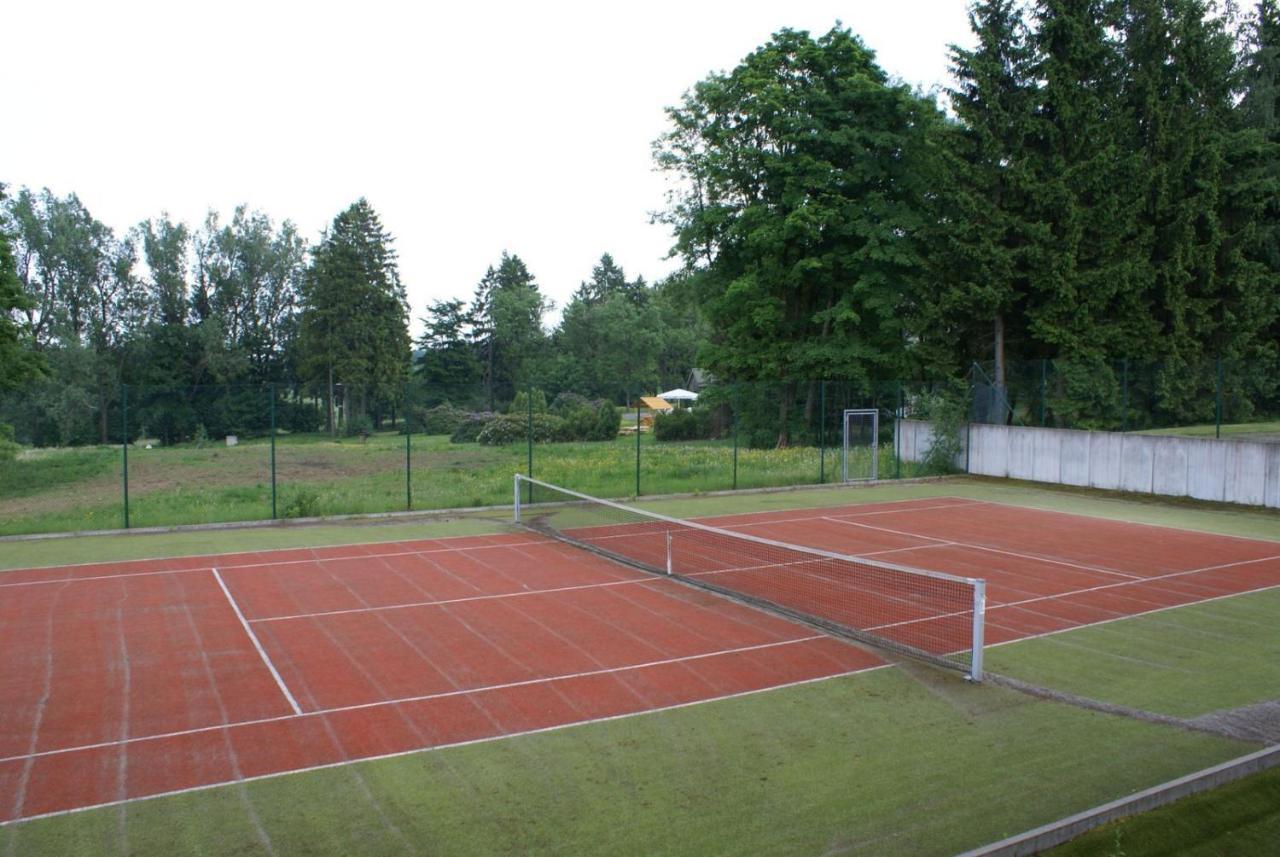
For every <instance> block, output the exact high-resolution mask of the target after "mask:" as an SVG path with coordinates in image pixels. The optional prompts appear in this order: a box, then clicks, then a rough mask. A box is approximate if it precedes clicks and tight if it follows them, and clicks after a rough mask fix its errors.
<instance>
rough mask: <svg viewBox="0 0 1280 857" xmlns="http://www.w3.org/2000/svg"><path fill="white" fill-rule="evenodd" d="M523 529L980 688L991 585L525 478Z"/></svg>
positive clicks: (519, 512)
mask: <svg viewBox="0 0 1280 857" xmlns="http://www.w3.org/2000/svg"><path fill="white" fill-rule="evenodd" d="M515 520H516V523H517V524H521V525H523V526H525V527H528V528H529V529H532V530H534V531H536V532H540V533H543V534H545V535H549V536H551V537H553V538H556V539H559V540H561V541H564V542H568V543H570V544H574V545H577V546H579V547H583V548H585V549H587V550H590V551H592V552H594V553H597V554H600V555H602V556H606V557H608V558H610V559H613V560H615V561H618V562H622V563H625V564H627V565H630V566H633V567H636V568H640V569H643V570H645V571H649V572H652V573H654V574H661V575H670V576H671V577H674V578H678V579H679V580H681V581H683V582H685V583H688V584H691V585H693V586H696V587H699V588H701V589H706V590H710V591H712V592H716V593H719V594H721V595H725V596H728V597H730V598H732V599H734V600H737V601H743V602H746V603H749V604H752V605H754V606H756V607H760V608H763V609H766V610H769V611H771V612H775V613H780V614H783V615H785V616H788V617H790V618H792V619H797V620H799V621H802V622H805V623H807V624H809V625H813V626H816V627H818V628H821V629H823V630H825V631H827V632H829V633H833V634H837V635H839V636H844V637H850V638H853V639H856V640H859V641H861V642H865V643H869V644H872V645H875V646H880V647H884V648H888V649H890V650H893V651H896V652H900V653H903V654H906V655H911V656H914V657H919V658H923V659H925V660H928V661H931V662H934V663H937V664H940V665H942V666H946V667H949V668H953V669H960V670H963V671H965V672H966V673H967V674H968V676H969V677H970V678H971V679H973V680H974V681H980V680H981V678H982V647H983V619H984V609H985V601H986V583H985V581H982V580H978V579H974V578H968V577H956V576H954V575H949V574H943V573H940V572H934V571H926V570H923V569H917V568H910V567H908V566H903V565H897V564H894V563H887V562H881V561H878V560H875V559H871V558H865V557H857V556H850V555H845V554H839V553H833V552H830V551H825V550H820V549H817V548H811V547H805V546H802V545H794V544H786V543H784V542H778V541H774V540H772V539H765V538H761V537H759V536H755V535H751V534H749V533H739V532H734V531H732V530H727V529H723V528H720V527H713V526H710V525H708V524H704V523H701V522H698V521H691V520H681V519H678V518H670V517H667V516H665V515H659V514H656V513H653V512H648V511H645V510H642V509H637V508H635V507H633V506H630V505H626V504H623V503H617V502H614V501H611V500H601V499H598V498H595V497H591V496H589V495H587V494H581V493H579V492H577V491H570V490H569V489H567V488H561V487H559V486H556V485H551V484H549V483H546V482H542V481H540V480H537V479H530V478H529V477H527V476H524V475H522V474H517V475H516V478H515Z"/></svg>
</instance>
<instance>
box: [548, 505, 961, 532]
mask: <svg viewBox="0 0 1280 857" xmlns="http://www.w3.org/2000/svg"><path fill="white" fill-rule="evenodd" d="M930 499H933V498H931V497H912V498H910V499H907V500H885V501H882V502H880V503H869V504H867V505H874V506H879V505H888V504H889V503H917V502H919V501H920V500H930ZM947 499H950V500H956V499H960V498H956V497H950V498H947ZM973 505H976V501H972V502H964V503H947V504H945V505H930V506H910V507H903V508H899V509H876V510H874V511H871V512H846V513H844V514H846V515H847V516H849V517H866V516H868V515H897V514H901V513H903V512H922V511H926V510H929V509H960V508H964V507H966V506H973ZM536 508H537V505H536V504H535V505H534V506H530V507H529V509H530V510H536ZM856 508H858V507H857V506H856V505H853V506H849V505H845V506H822V507H819V508H816V509H798V510H796V511H799V512H806V511H807V512H819V513H821V512H830V511H833V510H838V509H856ZM775 511H782V510H774V509H769V510H765V511H763V512H741V513H738V514H727V515H712V516H706V515H702V516H698V517H694V518H689V519H688V520H689V521H691V522H693V523H695V524H701V525H702V526H706V527H714V528H715V529H718V530H737V529H742V528H744V527H763V526H774V525H777V524H796V523H803V522H805V521H821V520H822V519H823V518H825V517H827V515H824V514H811V515H805V516H802V517H795V518H769V519H764V520H750V521H742V522H740V523H733V524H726V523H721V522H722V521H724V520H725V519H726V518H740V517H743V516H746V515H768V514H772V513H773V512H775ZM636 512H637V513H638V515H639V516H641V517H643V516H645V515H647V514H649V512H648V510H646V509H642V508H639V507H637V508H636ZM639 523H655V521H653V520H651V519H646V520H644V521H640V522H639ZM656 523H664V522H660V521H658V522H656ZM627 526H631V524H627V523H611V524H593V525H591V526H589V527H574V528H573V531H574V532H575V533H577V532H589V531H590V530H607V529H616V528H618V527H627ZM636 535H644V533H643V532H640V533H636V532H624V533H615V534H613V535H607V536H593V537H592V538H593V539H625V538H635V537H636Z"/></svg>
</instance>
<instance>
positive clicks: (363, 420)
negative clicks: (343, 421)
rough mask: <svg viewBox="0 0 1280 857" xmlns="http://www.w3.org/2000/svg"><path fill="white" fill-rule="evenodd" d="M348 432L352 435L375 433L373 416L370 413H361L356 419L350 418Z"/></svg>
mask: <svg viewBox="0 0 1280 857" xmlns="http://www.w3.org/2000/svg"><path fill="white" fill-rule="evenodd" d="M347 434H348V435H350V436H352V437H355V436H356V435H364V436H368V435H371V434H373V418H372V417H370V416H369V415H368V414H361V415H360V416H358V417H356V418H355V419H353V420H349V421H348V422H347Z"/></svg>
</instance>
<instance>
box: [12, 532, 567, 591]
mask: <svg viewBox="0 0 1280 857" xmlns="http://www.w3.org/2000/svg"><path fill="white" fill-rule="evenodd" d="M456 538H469V537H468V536H457V537H456ZM387 544H395V543H394V542H387ZM547 544H555V542H549V541H548V542H532V541H530V542H511V543H510V544H500V545H471V546H465V547H452V548H431V549H429V550H406V551H394V552H392V553H377V554H364V553H362V554H351V555H349V556H326V557H312V558H310V559H280V560H266V561H260V562H245V563H238V564H237V563H232V564H226V563H223V564H220V565H219V566H218V567H219V568H221V569H223V570H224V571H229V570H231V569H239V568H271V567H274V566H277V565H304V564H306V563H325V562H346V561H348V560H354V559H369V560H373V559H388V558H391V557H398V556H427V555H430V554H438V553H463V552H470V551H474V550H493V549H495V548H522V547H538V546H540V545H547ZM286 550H287V551H293V550H299V549H298V548H282V549H281V552H282V553H283V552H284V551H286ZM221 556H234V554H221ZM199 558H200V559H203V558H204V557H199ZM215 558H216V557H215ZM111 562H112V563H128V562H154V560H111ZM103 564H105V563H83V564H79V565H51V566H40V567H36V568H14V569H9V571H0V580H3V577H4V575H5V574H8V573H10V572H19V571H41V570H43V569H46V568H87V567H90V566H94V565H103ZM207 568H208V566H207V565H202V566H197V567H195V568H162V569H157V570H155V571H126V572H123V573H121V574H95V575H93V576H90V577H57V578H49V579H47V580H19V581H15V582H13V583H3V582H0V589H3V588H5V587H10V586H40V585H48V584H50V583H79V582H81V581H88V580H115V579H116V578H124V577H151V576H154V575H157V574H191V573H193V572H202V571H204V570H205V569H207Z"/></svg>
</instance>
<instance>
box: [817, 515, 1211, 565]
mask: <svg viewBox="0 0 1280 857" xmlns="http://www.w3.org/2000/svg"><path fill="white" fill-rule="evenodd" d="M827 520H829V521H832V522H834V523H837V524H846V525H848V526H850V527H863V528H865V529H868V530H879V531H881V532H885V533H893V534H894V535H899V536H909V537H911V538H916V539H925V540H926V541H931V542H944V543H945V545H951V546H953V547H958V548H971V549H972V550H979V551H986V552H988V553H998V554H1003V555H1005V556H1011V557H1016V558H1018V559H1028V560H1034V561H1036V562H1047V563H1050V564H1052V565H1062V566H1066V567H1067V568H1074V569H1078V570H1079V571H1092V572H1096V573H1097V574H1109V575H1111V576H1113V577H1124V578H1128V579H1130V580H1152V579H1153V578H1149V577H1141V576H1139V575H1136V574H1129V573H1127V572H1123V571H1112V570H1111V569H1108V568H1099V567H1098V566H1094V565H1081V564H1080V563H1078V562H1068V561H1067V560H1065V559H1052V558H1050V557H1045V556H1036V555H1035V554H1029V553H1019V552H1017V551H1010V550H1004V549H1002V548H992V547H987V546H986V545H975V544H970V543H969V542H953V541H948V540H947V539H940V538H938V537H936V536H925V535H921V534H920V533H909V532H907V531H906V530H892V529H889V528H888V527H876V526H873V525H871V524H863V523H860V522H858V521H845V520H841V519H840V518H827ZM945 545H943V546H945ZM1206 570H1207V569H1196V571H1206Z"/></svg>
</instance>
